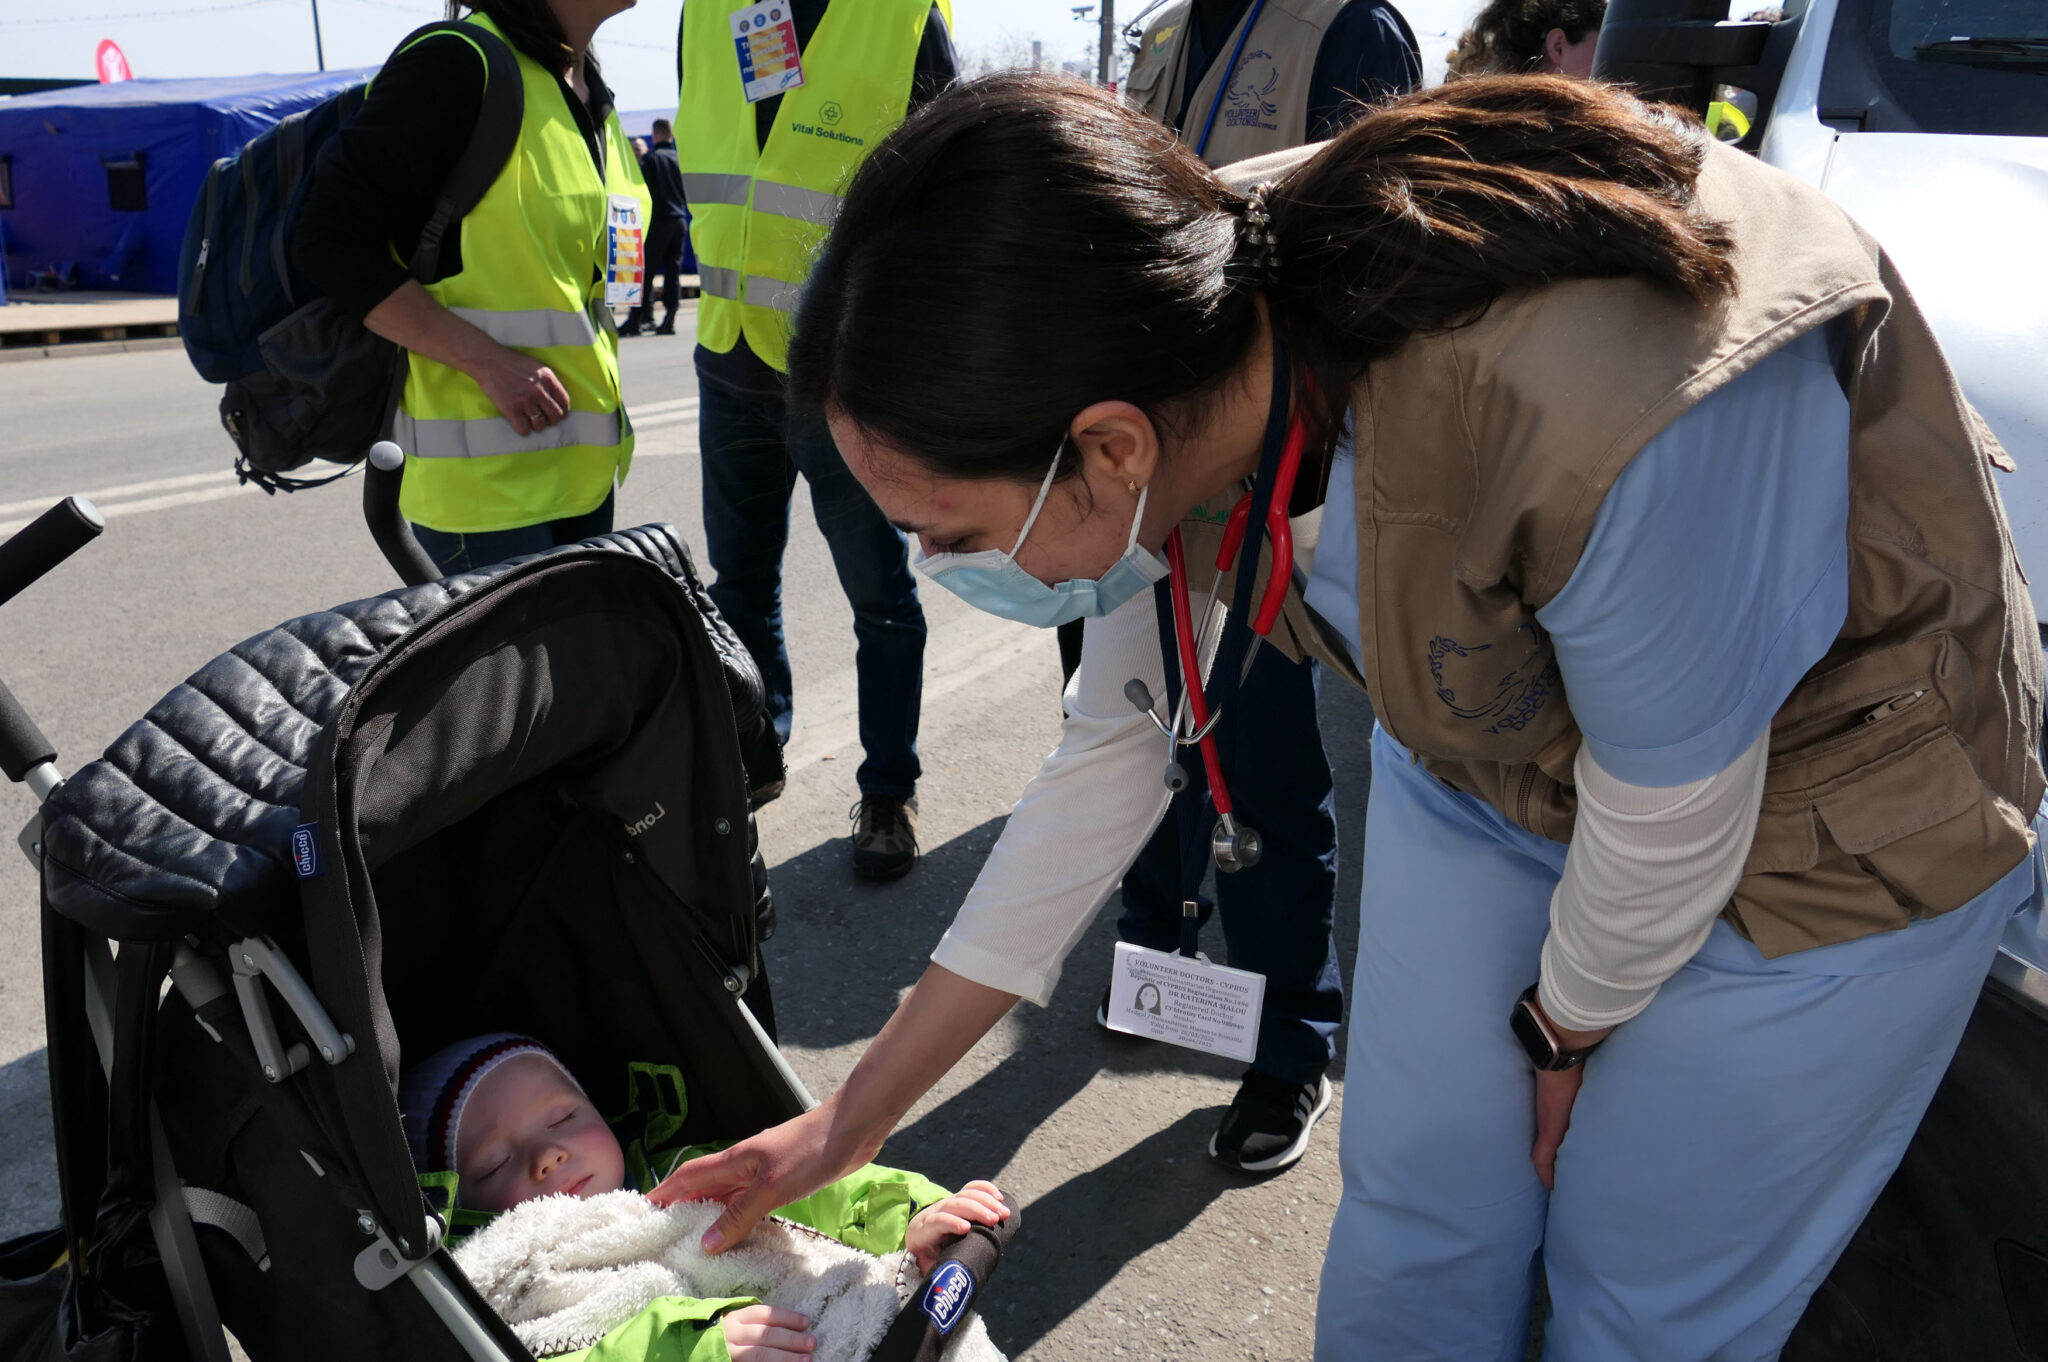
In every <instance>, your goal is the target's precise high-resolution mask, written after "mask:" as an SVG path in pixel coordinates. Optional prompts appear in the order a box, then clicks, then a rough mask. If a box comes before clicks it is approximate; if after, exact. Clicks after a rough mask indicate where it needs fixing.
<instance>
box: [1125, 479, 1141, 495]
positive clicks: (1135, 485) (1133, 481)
mask: <svg viewBox="0 0 2048 1362" xmlns="http://www.w3.org/2000/svg"><path fill="white" fill-rule="evenodd" d="M1124 486H1126V487H1128V488H1130V489H1131V491H1133V492H1136V491H1137V490H1138V480H1137V479H1136V478H1132V479H1131V480H1130V481H1129V482H1126V483H1125V484H1124Z"/></svg>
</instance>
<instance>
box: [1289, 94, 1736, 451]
mask: <svg viewBox="0 0 2048 1362" xmlns="http://www.w3.org/2000/svg"><path fill="white" fill-rule="evenodd" d="M1706 152H1707V139H1706V135H1705V133H1704V132H1703V131H1702V130H1701V129H1700V128H1699V127H1698V125H1696V124H1691V123H1687V122H1685V121H1683V120H1682V119H1680V118H1679V117H1678V116H1676V115H1674V114H1672V113H1670V112H1668V111H1666V110H1663V109H1660V108H1652V107H1650V106H1648V105H1645V104H1643V103H1642V102H1640V101H1639V100H1637V99H1635V98H1634V97H1633V96H1631V95H1629V94H1627V93H1625V92H1623V91H1622V90H1620V89H1618V88H1616V87H1614V86H1609V85H1600V84H1596V83H1594V82H1592V81H1585V80H1574V79H1572V78H1570V77H1567V76H1496V77H1489V78H1477V79H1472V80H1460V81H1456V82H1453V83H1452V84H1450V85H1446V86H1441V87H1439V88H1437V89H1435V90H1430V91H1427V92H1424V93H1421V94H1415V95H1409V96H1406V97H1404V98H1401V99H1397V100H1394V101H1393V102H1392V103H1390V104H1387V105H1386V106H1384V107H1382V108H1379V109H1376V110H1374V111H1373V112H1372V113H1370V114H1368V115H1366V116H1365V117H1363V118H1360V119H1358V120H1357V121H1356V122H1354V123H1353V124H1352V125H1351V126H1350V127H1349V128H1347V129H1346V130H1345V131H1344V132H1343V133H1342V134H1341V135H1340V136H1339V137H1338V138H1337V139H1336V140H1335V141H1334V142H1332V143H1331V144H1330V146H1329V148H1328V149H1327V150H1326V151H1324V152H1323V154H1321V155H1320V156H1317V157H1316V158H1315V159H1314V160H1312V161H1310V162H1308V163H1307V164H1306V165H1304V166H1302V167H1301V168H1300V169H1299V170H1298V171H1296V172H1295V173H1294V174H1293V175H1292V176H1291V177H1289V178H1288V179H1287V180H1286V181H1284V182H1283V183H1281V184H1280V185H1278V186H1277V187H1276V188H1275V189H1274V190H1273V191H1272V193H1271V194H1270V195H1269V203H1270V208H1271V212H1272V216H1273V231H1274V235H1275V237H1276V238H1277V240H1278V243H1279V254H1280V261H1281V268H1280V269H1279V271H1278V272H1277V273H1276V274H1275V276H1274V277H1273V278H1272V279H1271V280H1270V281H1269V283H1268V284H1267V294H1268V296H1269V298H1270V299H1271V302H1272V305H1273V315H1274V318H1275V324H1276V325H1277V326H1278V327H1279V328H1280V330H1281V332H1282V333H1283V334H1284V335H1285V336H1286V337H1287V339H1288V342H1289V345H1290V347H1291V349H1292V351H1293V353H1294V355H1295V356H1296V358H1297V360H1298V361H1299V362H1300V363H1301V364H1302V365H1304V366H1305V367H1306V368H1307V369H1308V371H1309V372H1311V373H1314V374H1315V375H1316V376H1317V377H1318V378H1319V379H1321V380H1323V386H1322V388H1321V390H1320V391H1321V392H1322V393H1323V394H1325V395H1326V396H1327V397H1328V398H1329V402H1330V404H1331V406H1330V408H1329V409H1326V410H1324V411H1322V412H1321V413H1319V414H1320V415H1322V416H1323V417H1324V418H1325V426H1326V433H1327V427H1328V425H1329V423H1330V422H1333V421H1341V419H1342V407H1343V404H1344V403H1345V402H1346V401H1347V400H1348V399H1349V396H1350V388H1351V385H1352V384H1353V383H1354V382H1355V381H1356V380H1357V379H1358V378H1359V377H1360V376H1361V375H1362V374H1363V373H1364V371H1365V368H1366V366H1367V365H1369V364H1370V363H1372V361H1373V360H1375V359H1377V358H1379V357H1380V356H1381V355H1384V354H1386V353H1388V352H1389V351H1391V350H1393V349H1395V348H1396V347H1398V346H1400V345H1403V344H1405V343H1406V342H1407V341H1408V340H1409V339H1411V338H1412V337H1415V336H1419V335H1431V334H1434V333H1438V332H1443V331H1448V330H1452V329H1454V328H1456V327H1459V326H1462V325H1465V324H1467V323H1469V322H1473V321H1477V320H1478V319H1479V317H1480V315H1481V314H1483V313H1484V312H1485V311H1486V309H1487V307H1488V306H1490V305H1491V304H1492V303H1493V301H1494V300H1495V299H1496V298H1499V297H1500V296H1501V295H1502V294H1505V293H1511V292H1515V291H1517V290H1522V289H1530V288H1537V287H1541V286H1542V285H1544V284H1553V283H1558V282H1561V281H1563V280H1567V279H1597V278H1620V277H1626V276H1634V277H1636V278H1639V279H1644V280H1647V281H1649V282H1650V283H1653V284H1657V285H1660V286H1662V287H1664V288H1667V289H1670V290H1672V291H1674V292H1678V293H1683V294H1685V295H1687V296H1688V297H1690V298H1692V299H1693V300H1694V301H1695V302H1698V303H1701V304H1707V303H1710V302H1712V301H1713V300H1715V299H1716V298H1718V297H1720V296H1721V295H1723V294H1725V293H1728V292H1730V291H1731V290H1732V289H1733V288H1734V285H1735V269H1734V266H1733V265H1731V264H1730V263H1729V259H1728V256H1729V251H1730V247H1731V245H1732V238H1731V237H1730V236H1729V233H1728V229H1727V227H1726V225H1725V224H1723V223H1721V222H1718V221H1716V220H1714V219H1712V218H1709V217H1707V216H1706V215H1705V214H1704V213H1702V212H1701V211H1700V210H1699V208H1698V207H1697V206H1696V204H1695V203H1694V201H1693V185H1694V183H1695V182H1696V181H1697V180H1698V178H1699V173H1700V167H1701V165H1702V163H1703V161H1704V159H1705V157H1706Z"/></svg>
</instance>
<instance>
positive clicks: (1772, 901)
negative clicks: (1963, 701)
mask: <svg viewBox="0 0 2048 1362" xmlns="http://www.w3.org/2000/svg"><path fill="white" fill-rule="evenodd" d="M1870 729H1871V731H1869V732H1867V733H1862V734H1857V735H1855V736H1857V737H1859V738H1861V739H1863V742H1864V744H1865V746H1864V747H1863V750H1862V751H1860V752H1859V753H1858V754H1857V755H1860V756H1863V757H1864V758H1865V760H1864V761H1863V763H1862V764H1860V765H1858V766H1856V767H1855V768H1854V769H1852V770H1848V771H1846V772H1844V773H1842V774H1839V775H1835V776H1833V777H1832V778H1831V779H1828V780H1826V781H1824V782H1823V783H1821V784H1818V785H1814V786H1808V787H1804V788H1793V789H1783V788H1774V787H1775V786H1777V784H1778V775H1779V773H1773V775H1772V776H1770V777H1767V778H1766V782H1765V792H1764V801H1763V809H1762V811H1761V813H1760V815H1759V816H1758V819H1757V830H1756V837H1755V840H1754V841H1753V842H1752V843H1751V844H1750V851H1749V858H1748V859H1747V860H1746V861H1745V862H1744V863H1743V878H1742V880H1741V882H1740V883H1739V884H1738V885H1737V886H1736V893H1735V910H1736V916H1737V918H1738V919H1739V921H1740V922H1741V923H1742V925H1743V927H1744V928H1745V930H1747V931H1748V932H1749V934H1750V935H1751V937H1752V938H1753V939H1754V940H1755V941H1756V943H1757V945H1758V947H1759V948H1761V949H1762V950H1763V952H1764V954H1766V955H1771V956H1774V955H1781V954H1784V953H1786V952H1788V951H1794V950H1803V949H1806V948H1807V947H1809V946H1819V945H1826V944H1828V943H1830V942H1835V941H1848V940H1853V939H1855V938H1856V937H1859V936H1866V935H1869V934H1870V933H1872V932H1881V931H1892V930H1896V929H1897V928H1900V927H1904V926H1905V925H1906V924H1907V923H1908V922H1911V921H1912V920H1914V919H1915V918H1924V917H1931V916H1934V915H1936V914H1939V913H1945V912H1948V911H1949V910H1951V909H1954V908H1959V907H1961V906H1962V905H1963V904H1965V903H1967V902H1969V901H1970V900H1971V899H1972V898H1974V897H1976V896H1977V895H1978V894H1981V893H1983V892H1984V891H1985V890H1986V889H1988V888H1990V887H1991V886H1992V885H1993V884H1995V883H1997V882H1998V879H1999V878H2000V877H2001V876H2002V875H2004V874H2005V873H2006V872H2007V871H2008V870H2010V869H2012V867H2013V866H2015V865H2017V864H2018V863H2019V861H2020V859H2021V858H2022V857H2024V856H2025V855H2026V854H2027V851H2028V847H2029V845H2030V844H2029V841H2028V837H2027V829H2026V825H2025V820H2024V819H2022V818H2021V817H2020V816H2019V815H2018V813H2017V812H2016V811H2015V810H2013V809H2012V808H2011V807H2010V806H2009V805H2007V804H2006V803H2005V802H2004V801H2003V800H2000V799H1999V798H1998V797H1997V795H1996V794H1995V793H1994V792H1993V791H1992V790H1991V789H1990V788H1989V787H1988V786H1986V785H1985V784H1984V781H1983V778H1982V777H1981V776H1979V775H1978V773H1977V765H1976V762H1975V761H1973V760H1972V759H1971V757H1970V753H1969V750H1968V749H1967V748H1966V747H1964V746H1963V742H1962V739H1961V738H1960V737H1958V736H1957V735H1956V733H1955V731H1954V730H1952V729H1950V728H1949V727H1948V726H1947V725H1946V724H1936V725H1935V726H1933V727H1931V728H1929V729H1928V730H1927V731H1925V732H1922V733H1919V734H1918V735H1915V736H1910V737H1909V736H1906V735H1904V734H1903V733H1899V732H1892V731H1885V730H1884V729H1883V727H1882V725H1881V724H1874V725H1871V726H1870ZM1830 745H1831V746H1833V747H1834V748H1835V751H1834V752H1833V753H1832V754H1831V755H1834V756H1835V757H1837V758H1840V757H1842V756H1844V755H1846V754H1845V753H1844V752H1843V750H1842V748H1841V745H1840V743H1839V741H1837V742H1835V743H1832V744H1830ZM1887 749H1889V750H1887ZM1830 764H1833V763H1830Z"/></svg>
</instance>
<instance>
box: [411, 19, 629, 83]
mask: <svg viewBox="0 0 2048 1362" xmlns="http://www.w3.org/2000/svg"><path fill="white" fill-rule="evenodd" d="M464 14H481V15H484V16H485V17H487V18H488V19H490V21H491V22H492V23H494V24H496V25H497V26H498V28H499V29H500V31H502V32H503V33H504V35H505V37H506V39H507V40H508V41H510V42H511V44H512V45H513V46H514V47H516V48H518V49H519V50H520V51H521V52H524V53H525V54H526V55H527V56H529V57H531V58H533V59H534V60H535V61H537V62H539V63H540V64H541V65H542V66H544V67H546V68H547V69H548V70H550V71H552V72H555V73H556V74H557V75H559V74H560V73H561V72H563V71H566V70H568V69H569V59H570V58H571V57H572V56H573V55H574V53H573V52H572V51H571V50H570V48H569V34H568V32H567V31H566V30H564V29H563V27H562V21H561V20H560V19H558V18H556V17H555V11H554V8H553V7H552V6H550V5H549V4H548V0H474V2H473V3H471V0H448V17H449V18H450V19H460V18H461V17H462V16H463V15H464ZM588 60H589V62H590V71H589V74H590V76H591V77H593V80H592V81H591V84H592V87H593V88H595V87H596V85H597V84H599V83H601V82H602V80H603V76H602V75H600V74H599V72H598V67H597V54H596V53H595V52H591V53H590V54H588Z"/></svg>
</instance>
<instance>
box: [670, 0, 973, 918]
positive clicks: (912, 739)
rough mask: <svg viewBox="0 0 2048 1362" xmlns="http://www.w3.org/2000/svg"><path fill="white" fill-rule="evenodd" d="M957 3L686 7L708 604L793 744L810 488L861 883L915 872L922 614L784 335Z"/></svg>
mask: <svg viewBox="0 0 2048 1362" xmlns="http://www.w3.org/2000/svg"><path fill="white" fill-rule="evenodd" d="M947 15H948V11H947V7H946V0H940V3H938V4H934V3H933V2H932V0H830V3H827V0H768V2H767V3H760V4H752V3H744V0H716V2H715V3H714V2H713V0H686V3H685V4H684V6H683V21H682V34H681V61H680V63H679V66H680V69H681V73H682V99H681V106H680V108H679V109H678V111H677V114H676V123H675V130H676V155H677V158H678V160H679V161H680V163H681V167H682V173H683V193H684V196H685V197H686V198H687V199H688V200H689V205H690V215H691V227H690V233H691V241H692V244H693V245H694V246H695V248H696V251H697V262H698V278H699V281H700V283H701V286H702V290H703V293H702V296H701V298H700V300H699V302H698V305H697V309H698V310H697V352H696V362H697V386H698V394H699V398H700V402H701V405H700V408H699V427H698V429H699V431H700V432H701V433H700V436H699V438H700V440H701V448H702V452H703V463H704V535H705V539H706V541H707V543H708V545H709V548H710V554H711V566H712V569H713V571H714V572H715V574H716V579H715V580H714V581H713V582H712V584H711V598H712V599H713V600H714V601H715V602H717V604H718V608H719V610H720V611H721V612H722V613H723V614H724V615H725V617H726V619H727V620H728V621H729V622H730V623H731V624H732V627H733V629H734V630H735V631H736V632H737V633H738V634H739V636H740V638H741V640H742V641H744V642H745V643H746V645H747V650H748V651H749V652H750V653H752V654H753V657H754V661H755V662H756V663H757V664H759V666H760V668H761V675H762V678H763V680H764V681H766V683H767V689H768V704H769V712H770V714H771V715H772V716H773V718H774V721H775V728H776V732H777V733H779V734H780V735H781V736H782V739H783V741H785V742H787V741H788V739H789V733H790V723H791V718H792V714H793V690H794V687H793V684H792V680H791V676H790V665H789V653H788V651H787V649H786V648H785V646H784V644H783V636H782V555H783V549H784V547H785V546H786V544H787V543H788V539H789V504H790V496H791V494H792V493H793V492H794V490H795V488H796V478H797V475H798V474H799V473H801V474H802V475H803V476H804V479H805V480H806V481H807V482H809V484H810V490H811V510H812V513H813V515H815V516H816V518H817V522H818V528H819V529H820V530H821V531H823V533H824V535H825V539H826V542H827V543H828V544H829V545H830V546H831V549H832V561H833V565H834V567H835V568H836V569H837V570H838V574H839V584H840V587H841V588H842V589H843V590H844V591H845V593H846V598H847V600H848V601H849V602H850V603H851V604H852V606H853V615H854V634H855V637H856V638H857V639H858V640H859V644H860V648H859V652H858V654H857V662H856V671H857V676H858V684H859V699H860V741H861V747H862V749H863V752H864V759H863V760H862V762H861V765H860V769H859V771H858V772H857V774H856V780H857V782H858V784H859V787H860V802H859V803H858V804H856V805H855V806H854V812H853V824H854V827H853V871H854V874H856V875H858V876H860V877H862V878H865V879H878V880H886V879H894V878H896V877H897V876H899V875H902V874H905V873H906V872H908V871H909V870H910V869H911V867H912V866H913V865H915V864H916V861H917V797H916V794H917V778H918V775H919V773H920V768H919V765H918V755H917V719H918V704H919V700H920V697H921V694H922V685H923V676H924V639H925V624H924V611H923V608H922V607H921V606H920V605H919V604H918V599H917V584H916V581H915V579H914V578H913V577H912V576H911V574H910V562H909V554H908V552H907V550H906V548H905V544H904V539H903V536H902V534H901V533H899V532H898V531H897V530H896V529H895V528H893V527H892V526H891V525H890V524H889V522H888V521H887V520H886V519H884V518H883V516H882V514H881V512H880V511H878V510H876V509H875V505H874V502H873V501H871V500H870V499H869V498H868V495H867V493H865V492H863V491H862V490H861V487H860V484H859V483H857V482H855V481H854V479H853V476H852V475H851V474H850V473H848V472H847V470H846V465H845V464H844V463H843V462H842V461H841V460H840V457H839V451H838V450H837V449H836V448H835V447H834V446H833V443H832V436H831V434H830V433H829V432H828V431H827V430H826V428H825V425H824V423H823V422H822V421H818V420H815V419H809V420H799V421H792V419H791V414H790V412H789V409H788V407H787V405H786V403H785V401H784V391H783V389H784V383H785V375H786V372H787V370H788V367H789V364H788V348H789V320H790V316H791V314H792V313H793V312H794V311H795V310H796V300H797V296H798V294H799V293H800V291H801V290H802V288H803V283H804V279H805V276H806V275H807V273H808V271H809V264H810V259H811V255H812V253H813V252H814V251H815V250H816V249H817V247H818V245H819V243H820V242H821V241H822V240H823V239H824V235H825V229H826V227H827V225H828V224H829V223H830V222H831V220H832V216H833V214H834V212H835V211H836V210H837V208H838V204H839V194H840V191H841V190H842V189H843V188H844V187H845V185H846V182H847V181H848V180H849V179H850V178H851V177H852V175H853V172H854V170H855V169H856V168H857V167H858V166H859V165H860V163H861V161H862V160H863V159H864V158H865V157H866V156H867V153H868V151H869V150H870V149H871V148H873V147H874V145H875V144H876V143H877V142H879V141H881V139H882V138H883V137H884V136H886V135H887V134H888V133H889V131H890V130H891V129H893V128H894V127H895V126H896V125H897V124H898V123H900V122H902V121H903V118H904V115H905V114H906V113H907V112H908V111H909V110H910V109H912V108H914V107H915V106H916V105H917V104H919V103H921V102H922V101H923V100H925V99H928V98H930V97H931V96H932V95H934V94H936V93H937V92H938V91H939V90H941V89H943V88H945V86H946V85H948V84H949V83H951V81H952V80H953V78H954V76H955V74H956V63H955V60H954V55H953V46H952V41H951V39H950V37H949V36H948V33H947V27H948V25H947Z"/></svg>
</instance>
